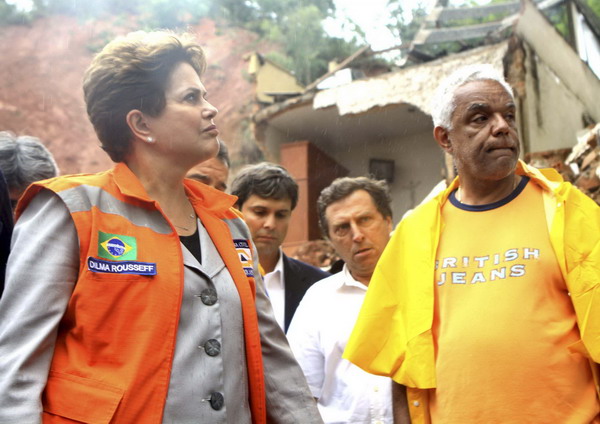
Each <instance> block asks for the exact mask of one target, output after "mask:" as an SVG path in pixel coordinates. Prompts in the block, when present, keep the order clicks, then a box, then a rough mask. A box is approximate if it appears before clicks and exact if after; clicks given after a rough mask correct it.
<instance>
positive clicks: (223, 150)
mask: <svg viewBox="0 0 600 424" xmlns="http://www.w3.org/2000/svg"><path fill="white" fill-rule="evenodd" d="M218 142H219V153H217V156H215V157H214V158H210V159H209V160H206V161H204V162H200V163H199V164H198V165H196V166H194V167H193V168H192V169H190V170H189V171H188V173H187V177H188V178H191V179H193V180H196V181H200V182H201V183H204V184H206V185H209V186H211V187H213V188H216V189H217V190H221V191H225V190H227V179H228V178H229V168H231V161H230V160H229V149H227V146H225V143H223V141H222V140H218Z"/></svg>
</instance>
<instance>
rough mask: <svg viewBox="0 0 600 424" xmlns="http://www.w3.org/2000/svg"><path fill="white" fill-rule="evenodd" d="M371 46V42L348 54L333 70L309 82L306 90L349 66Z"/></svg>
mask: <svg viewBox="0 0 600 424" xmlns="http://www.w3.org/2000/svg"><path fill="white" fill-rule="evenodd" d="M370 48H371V46H370V45H369V44H367V45H366V46H363V47H361V48H360V49H358V50H357V51H355V52H354V53H352V54H351V55H350V56H348V57H347V58H346V59H344V60H343V61H342V62H341V63H339V64H338V65H337V66H336V67H335V68H333V69H332V70H331V71H329V72H327V73H326V74H325V75H323V76H321V77H319V78H317V79H316V80H314V81H313V82H311V83H310V84H308V85H307V86H306V90H305V91H310V90H312V89H314V88H315V87H316V86H317V85H319V84H320V83H321V82H322V81H324V80H326V79H327V78H329V77H330V76H332V75H333V74H335V73H336V72H337V71H339V70H340V69H344V68H345V67H346V66H348V64H349V63H350V62H352V61H353V60H354V59H356V58H357V57H358V56H360V55H361V54H363V53H364V52H366V51H367V50H369V49H370Z"/></svg>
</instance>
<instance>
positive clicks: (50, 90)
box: [0, 16, 272, 174]
mask: <svg viewBox="0 0 600 424" xmlns="http://www.w3.org/2000/svg"><path fill="white" fill-rule="evenodd" d="M124 21H125V20H124V19H122V18H121V19H119V18H117V19H114V20H112V21H105V22H100V21H94V22H81V21H78V20H77V19H75V18H71V17H64V16H53V17H48V18H44V19H41V20H38V21H36V22H34V23H33V24H32V26H29V27H28V26H8V27H2V28H0V45H1V46H2V52H3V63H2V66H0V130H10V131H13V132H15V133H17V134H19V135H21V134H28V135H34V136H36V137H39V138H41V139H42V140H43V141H44V143H45V144H46V146H47V147H48V148H49V149H50V151H51V152H52V153H53V154H54V156H55V157H56V160H57V162H58V165H59V167H60V168H61V172H62V173H63V174H67V173H79V172H96V171H99V170H103V169H106V168H108V167H110V166H111V165H112V162H111V161H110V159H109V158H108V156H107V155H106V154H105V153H104V152H103V151H102V149H100V147H99V142H98V140H97V138H96V135H95V133H94V130H93V128H92V126H91V124H90V123H89V121H88V118H87V114H86V112H85V105H84V102H83V90H82V88H81V81H82V76H83V73H84V71H85V69H86V68H87V66H88V65H89V63H90V61H91V59H92V57H93V54H94V53H93V51H94V48H97V47H101V46H103V45H104V44H105V43H106V42H107V41H109V40H110V39H112V38H114V36H116V35H119V34H124V33H127V32H129V31H131V30H135V29H137V28H136V24H135V22H134V21H133V20H130V21H128V22H124ZM116 23H118V24H116ZM191 30H192V31H193V32H195V33H196V35H197V38H198V40H199V41H200V42H201V44H202V45H203V47H204V48H205V50H206V54H207V57H208V63H209V67H208V70H207V73H206V74H205V76H204V78H203V82H204V84H205V86H206V88H207V90H208V92H209V99H210V101H211V103H213V104H214V105H215V106H217V107H218V108H219V116H218V117H217V124H218V126H219V128H220V130H221V137H222V139H223V140H225V142H226V143H227V145H228V146H229V147H230V148H231V150H232V151H233V153H234V154H235V152H236V151H237V149H238V147H239V145H240V140H241V132H242V128H241V127H242V125H241V123H242V121H243V120H244V119H245V118H247V117H248V116H249V113H250V111H251V103H252V98H253V86H252V83H251V82H250V81H249V78H248V77H247V74H246V72H245V70H246V67H247V63H246V62H245V61H244V60H243V56H244V55H245V54H246V53H248V52H250V51H253V50H259V51H262V52H265V51H268V49H269V48H272V46H271V47H270V46H266V45H264V44H260V43H258V42H257V41H256V35H255V34H253V33H250V32H247V31H244V30H240V29H231V28H229V29H227V28H217V26H216V25H215V23H214V22H213V21H211V20H203V21H202V22H200V23H199V24H198V25H196V26H194V27H192V28H191ZM244 75H246V76H244Z"/></svg>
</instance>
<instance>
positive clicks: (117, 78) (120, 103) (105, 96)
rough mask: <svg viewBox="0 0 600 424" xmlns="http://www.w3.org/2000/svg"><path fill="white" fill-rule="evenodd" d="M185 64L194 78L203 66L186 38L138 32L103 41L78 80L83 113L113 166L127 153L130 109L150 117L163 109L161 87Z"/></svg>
mask: <svg viewBox="0 0 600 424" xmlns="http://www.w3.org/2000/svg"><path fill="white" fill-rule="evenodd" d="M181 62H185V63H189V64H190V65H191V66H192V67H193V68H194V70H195V71H196V72H197V73H198V75H199V76H200V75H202V73H203V72H204V70H205V68H206V59H205V57H204V52H203V50H202V48H201V47H200V46H199V45H198V44H197V43H196V42H195V40H194V39H193V37H192V36H191V35H190V34H179V35H178V34H176V33H173V32H170V31H154V32H144V31H137V32H132V33H130V34H127V35H126V36H123V37H118V38H116V39H115V40H113V41H111V42H110V43H108V44H107V45H106V46H105V47H104V48H103V49H102V51H101V52H100V53H99V54H98V55H97V56H96V57H95V58H94V60H93V61H92V63H91V65H90V66H89V68H88V69H87V71H86V73H85V76H84V80H83V92H84V97H85V103H86V106H87V113H88V116H89V118H90V121H91V122H92V125H93V126H94V129H95V130H96V134H97V135H98V138H99V139H100V141H101V143H102V148H103V149H104V150H105V151H106V152H107V153H108V155H109V156H110V158H111V159H112V160H113V161H115V162H122V161H123V160H124V159H125V157H126V155H127V154H128V152H129V149H130V144H131V140H132V137H133V134H132V133H131V130H130V128H129V126H128V125H127V122H126V117H127V114H128V113H129V112H130V111H131V110H134V109H137V110H140V111H141V112H143V113H147V114H149V115H150V116H157V115H159V114H160V113H161V112H162V110H163V109H164V107H165V104H166V99H165V89H166V85H167V82H168V79H169V76H170V75H171V72H172V70H173V68H174V67H175V66H176V65H177V64H179V63H181Z"/></svg>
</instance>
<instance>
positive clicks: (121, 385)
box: [17, 163, 266, 424]
mask: <svg viewBox="0 0 600 424" xmlns="http://www.w3.org/2000/svg"><path fill="white" fill-rule="evenodd" d="M42 188H46V189H49V190H52V191H53V192H55V193H56V194H57V195H58V196H59V197H60V198H61V199H62V200H63V201H64V202H65V204H66V205H67V207H68V209H69V211H70V213H71V216H72V218H73V221H74V223H75V227H76V230H77V234H78V237H79V253H80V265H79V275H78V279H77V283H76V285H75V288H74V291H73V293H72V296H71V298H70V300H69V303H68V306H67V310H66V313H65V315H64V316H63V318H62V321H61V322H60V325H59V329H58V336H57V340H56V346H55V350H54V357H53V359H52V364H51V367H50V373H49V376H48V383H47V385H46V388H45V390H44V394H43V398H42V402H43V406H44V414H43V422H44V423H55V422H63V423H64V422H71V421H70V420H76V421H83V422H94V423H123V424H131V423H144V424H146V423H161V422H162V417H163V410H164V406H165V401H166V397H167V392H168V388H169V381H170V373H171V365H172V361H173V356H174V351H175V341H176V335H177V327H178V322H179V309H180V306H181V299H182V293H183V275H184V274H183V272H184V271H183V257H182V252H181V246H180V240H179V236H178V234H177V232H176V231H175V229H174V227H173V226H172V224H171V223H170V222H169V220H168V219H167V218H166V217H165V216H164V214H163V213H162V211H161V210H160V207H159V205H158V203H156V202H155V201H154V200H152V199H150V198H149V197H148V195H147V194H146V191H145V190H144V188H143V186H142V185H141V183H140V182H139V180H138V179H137V177H136V176H135V175H134V174H133V173H132V172H131V171H130V170H129V168H128V167H127V166H126V165H125V164H122V163H121V164H117V165H116V166H115V168H113V169H112V170H109V171H106V172H102V173H99V174H94V175H72V176H64V177H58V178H55V179H51V180H46V181H44V182H40V183H37V184H35V185H33V186H32V187H30V188H29V189H28V191H27V192H26V193H25V195H24V197H23V199H22V200H21V202H20V204H19V207H18V210H17V215H18V214H20V213H21V212H22V210H23V209H24V208H25V207H26V205H27V204H28V203H29V201H30V200H31V199H32V198H33V197H34V196H35V194H36V193H37V192H39V191H40V190H41V189H42ZM185 189H186V192H187V194H188V196H189V198H190V201H191V203H192V205H193V207H194V209H195V211H196V214H197V215H198V216H199V217H200V219H201V221H202V223H203V224H204V226H205V227H206V230H207V231H208V233H209V235H210V237H211V239H212V240H213V242H214V243H215V246H216V248H217V250H218V251H219V253H220V255H221V257H222V258H223V261H224V262H225V265H226V266H227V269H228V270H229V272H230V273H231V276H232V278H233V280H234V282H235V285H236V287H237V290H238V293H239V296H240V300H241V306H242V316H243V322H244V338H245V339H244V342H245V349H246V362H247V368H248V379H249V382H248V385H249V397H250V399H249V403H250V409H251V414H252V422H253V423H257V424H262V423H266V402H265V386H264V375H263V362H262V353H261V344H260V335H259V328H258V319H257V313H256V307H255V302H254V300H255V289H256V287H255V281H254V278H253V277H252V276H251V274H252V272H250V271H249V269H248V268H244V265H248V264H242V263H241V262H240V258H239V255H238V253H237V252H236V248H235V246H234V239H244V238H245V239H246V240H247V239H248V238H249V237H250V236H249V234H248V232H247V230H246V229H245V228H246V227H245V226H244V225H243V223H242V221H241V219H240V218H239V215H238V214H237V213H236V211H235V210H234V209H233V208H231V206H232V204H233V203H234V201H235V197H233V196H230V195H227V194H224V193H220V192H217V191H216V190H211V189H207V188H206V187H205V186H203V185H201V184H199V183H196V182H193V181H191V180H186V181H185ZM115 237H116V238H115ZM248 244H249V243H248ZM115 249H116V250H115ZM107 251H112V252H113V253H115V254H116V255H117V256H120V259H121V260H117V261H115V260H111V259H113V258H111V256H110V254H107ZM102 267H113V268H111V269H112V272H111V273H101V272H93V270H96V271H97V270H98V269H101V268H102ZM246 274H249V276H247V275H246ZM74 399H75V401H74Z"/></svg>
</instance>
